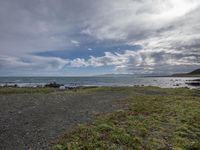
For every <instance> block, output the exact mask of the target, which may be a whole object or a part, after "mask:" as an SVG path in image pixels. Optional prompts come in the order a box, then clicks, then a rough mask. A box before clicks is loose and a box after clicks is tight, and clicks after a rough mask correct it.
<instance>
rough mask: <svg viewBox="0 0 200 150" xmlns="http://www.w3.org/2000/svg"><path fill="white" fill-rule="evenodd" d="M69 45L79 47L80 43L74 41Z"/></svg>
mask: <svg viewBox="0 0 200 150" xmlns="http://www.w3.org/2000/svg"><path fill="white" fill-rule="evenodd" d="M71 43H72V44H74V45H75V46H80V42H78V41H76V40H71Z"/></svg>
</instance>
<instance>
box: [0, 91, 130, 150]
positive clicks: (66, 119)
mask: <svg viewBox="0 0 200 150" xmlns="http://www.w3.org/2000/svg"><path fill="white" fill-rule="evenodd" d="M125 97H127V95H126V94H122V93H116V92H97V93H93V94H84V95H83V94H77V95H69V94H63V93H57V94H10V95H0V149H2V150H28V149H31V150H43V149H44V150H45V149H48V144H49V143H50V142H51V141H53V140H55V139H56V138H57V137H58V136H60V135H62V134H63V133H65V132H66V131H69V130H70V129H71V128H73V127H74V126H75V125H77V124H78V123H82V122H86V121H89V120H91V119H92V117H93V114H94V112H108V111H112V110H115V109H118V108H119V106H118V105H116V103H115V102H117V101H118V100H120V99H123V98H125Z"/></svg>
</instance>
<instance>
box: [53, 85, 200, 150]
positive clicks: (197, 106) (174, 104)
mask: <svg viewBox="0 0 200 150" xmlns="http://www.w3.org/2000/svg"><path fill="white" fill-rule="evenodd" d="M93 90H94V89H92V92H97V91H99V90H110V91H117V92H129V93H130V92H134V93H139V94H140V96H134V97H130V98H128V99H127V100H124V101H123V103H122V104H126V105H128V106H129V107H128V109H124V110H119V111H116V112H113V113H108V114H100V115H98V117H97V118H96V120H95V121H94V122H92V123H89V124H82V125H79V126H78V127H76V128H75V129H74V130H73V131H72V132H70V133H68V134H66V135H64V136H63V137H61V138H60V139H59V140H58V141H57V142H56V144H54V145H53V147H52V149H53V150H79V149H80V150H94V149H99V150H105V149H106V150H132V149H133V150H170V149H173V150H200V91H199V90H189V89H186V88H180V89H161V88H155V87H141V88H125V87H124V88H101V89H95V90H94V91H93ZM86 92H88V91H86ZM89 92H91V91H89Z"/></svg>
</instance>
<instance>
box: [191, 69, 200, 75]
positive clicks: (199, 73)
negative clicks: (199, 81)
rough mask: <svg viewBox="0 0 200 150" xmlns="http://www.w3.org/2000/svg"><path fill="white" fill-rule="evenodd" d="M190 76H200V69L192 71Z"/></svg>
mask: <svg viewBox="0 0 200 150" xmlns="http://www.w3.org/2000/svg"><path fill="white" fill-rule="evenodd" d="M188 74H194V75H196V74H198V75H200V69H196V70H194V71H192V72H190V73H188Z"/></svg>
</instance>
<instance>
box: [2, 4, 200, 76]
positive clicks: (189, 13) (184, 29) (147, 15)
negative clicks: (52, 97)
mask: <svg viewBox="0 0 200 150" xmlns="http://www.w3.org/2000/svg"><path fill="white" fill-rule="evenodd" d="M199 10H200V1H199V0H151V1H145V0H123V1H122V0H109V1H108V0H101V1H93V0H85V1H81V0H71V1H70V0H69V1H62V0H57V1H54V0H43V1H40V0H35V1H27V0H15V1H11V0H7V1H1V2H0V20H1V23H0V33H1V34H0V45H1V47H0V62H1V63H0V69H2V68H4V69H6V68H27V69H28V68H31V69H32V70H34V69H45V68H46V69H47V70H54V69H55V70H56V69H62V68H64V67H65V66H66V65H68V66H72V67H88V66H93V67H100V66H115V69H116V71H118V72H133V73H135V72H141V73H144V72H145V73H147V72H149V73H152V72H162V71H165V70H167V69H169V70H170V69H171V71H172V72H173V71H180V72H181V71H182V70H186V69H187V68H188V66H189V68H195V67H198V66H199V65H200V61H199V60H200V11H199ZM13 12H14V13H13ZM88 37H90V38H92V39H93V40H94V41H95V42H98V41H106V42H111V43H112V42H117V41H119V42H120V43H124V44H128V45H136V44H138V45H140V46H141V47H142V49H140V50H138V51H135V52H134V51H131V50H128V49H127V50H126V51H124V50H123V51H122V52H120V53H114V52H109V51H108V52H105V54H104V55H103V56H99V57H94V56H91V57H90V58H89V59H83V58H78V56H77V58H76V59H73V60H65V59H62V58H56V57H39V56H33V55H31V54H32V53H36V52H46V51H51V50H66V51H67V50H68V49H69V50H70V48H71V47H73V46H76V47H80V48H81V46H82V45H83V46H86V47H89V46H91V45H93V44H94V45H95V43H90V42H91V41H89V40H88V39H89V38H88ZM74 39H76V40H74ZM84 42H86V43H89V44H90V45H86V44H85V43H84ZM102 43H103V42H102ZM80 44H81V46H80ZM88 50H89V51H91V50H92V51H93V52H94V53H95V49H92V48H88ZM0 71H1V70H0Z"/></svg>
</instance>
